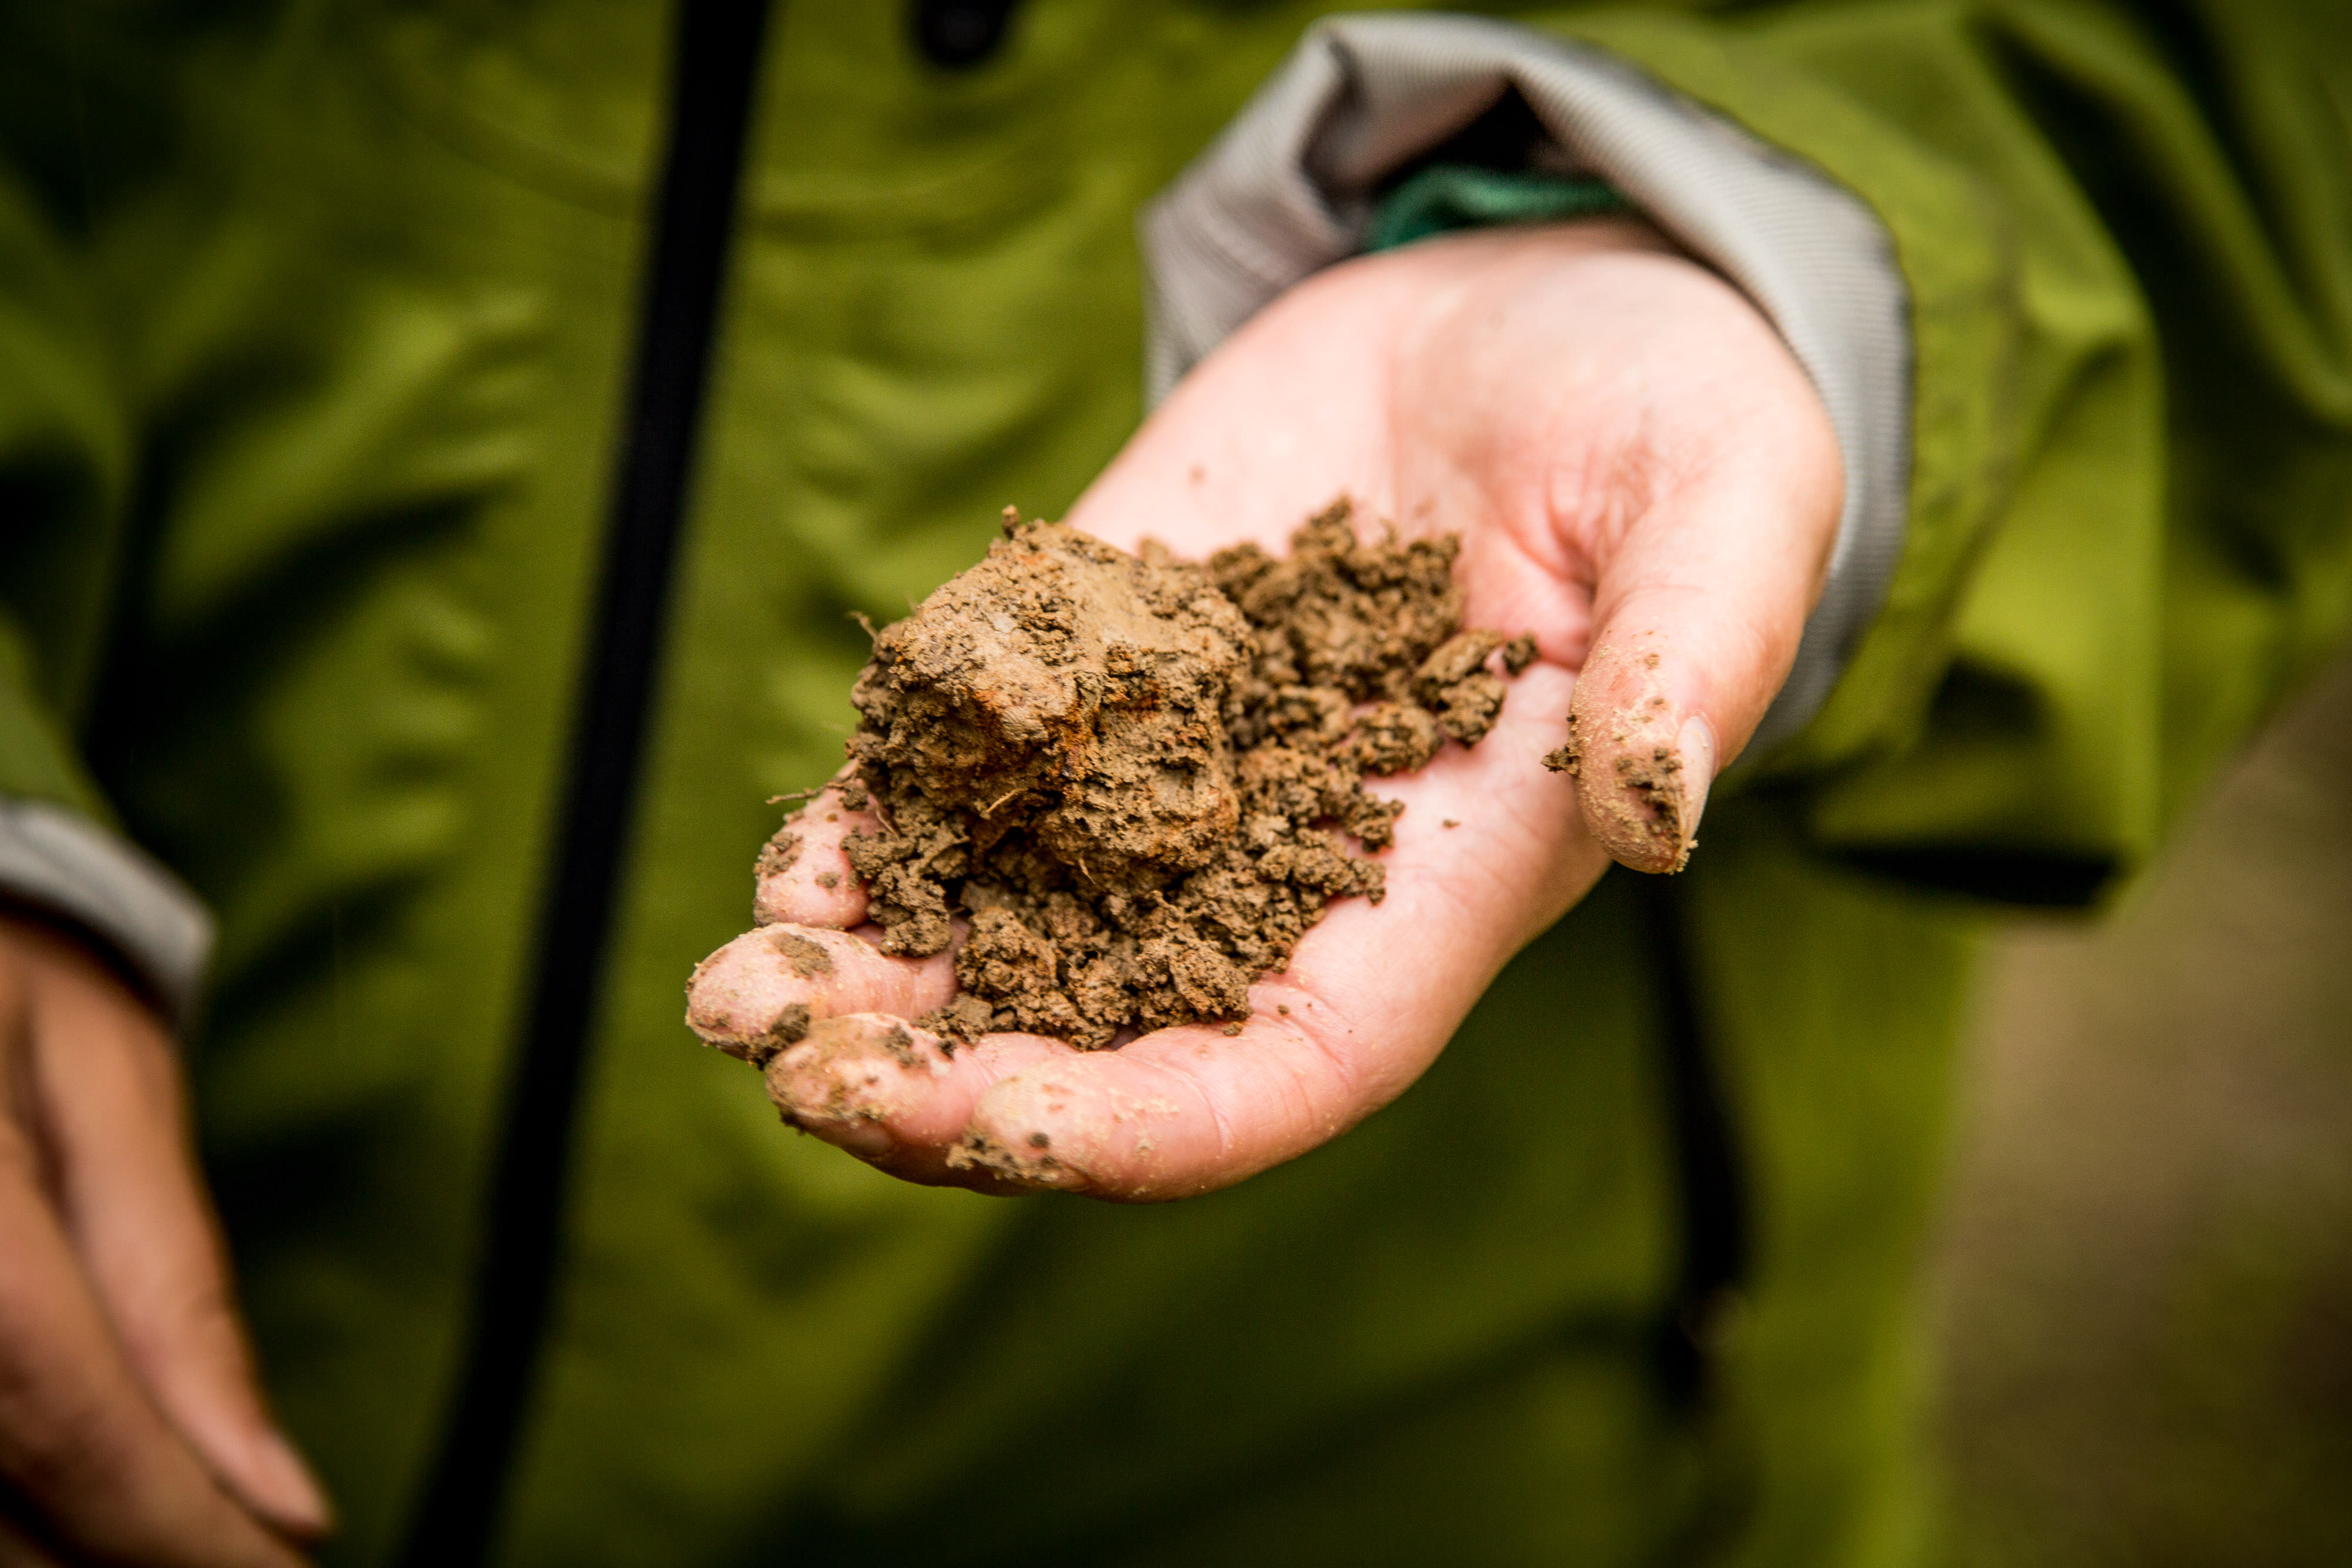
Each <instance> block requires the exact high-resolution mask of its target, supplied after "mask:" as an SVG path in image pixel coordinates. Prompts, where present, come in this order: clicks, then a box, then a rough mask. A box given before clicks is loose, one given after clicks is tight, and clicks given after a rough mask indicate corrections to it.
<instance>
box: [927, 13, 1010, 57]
mask: <svg viewBox="0 0 2352 1568" xmlns="http://www.w3.org/2000/svg"><path fill="white" fill-rule="evenodd" d="M1012 19H1013V0H916V5H915V6H914V11H913V16H912V17H911V20H912V22H913V24H914V31H915V47H917V48H918V49H920V50H921V51H922V54H923V57H924V58H925V59H927V60H929V61H930V62H931V63H932V64H933V65H935V66H944V67H946V68H948V69H950V70H961V69H964V68H968V67H971V66H976V65H978V64H980V63H981V62H982V60H985V59H986V58H988V57H989V56H991V55H992V54H994V53H996V51H997V50H998V49H1000V48H1002V47H1003V45H1004V34H1005V30H1006V26H1007V24H1008V23H1010V22H1011V21H1012Z"/></svg>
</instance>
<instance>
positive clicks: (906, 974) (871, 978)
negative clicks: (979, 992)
mask: <svg viewBox="0 0 2352 1568" xmlns="http://www.w3.org/2000/svg"><path fill="white" fill-rule="evenodd" d="M955 988H956V978H955V959H954V957H953V956H952V955H951V954H950V953H944V952H943V953H935V954H933V955H932V956H929V957H928V958H893V957H890V956H887V955H886V954H884V953H883V952H882V951H881V950H880V949H878V948H877V947H876V946H874V945H873V944H872V943H870V942H867V941H866V939H865V938H864V937H862V936H858V935H856V933H854V932H848V931H832V930H827V929H824V927H821V926H813V925H766V926H762V927H761V928H760V929H758V930H756V931H747V932H745V933H744V934H743V935H742V936H738V937H737V938H735V940H734V941H732V942H730V943H729V944H727V946H724V947H721V948H720V949H719V951H718V952H716V953H713V954H712V955H710V956H709V957H708V958H705V959H704V960H703V961H702V962H701V963H699V964H698V965H696V966H695V969H694V977H693V978H692V979H690V980H689V981H688V982H687V1009H686V1023H687V1027H688V1029H691V1030H694V1032H695V1033H696V1034H698V1035H699V1036H700V1037H701V1038H702V1040H704V1042H705V1043H707V1044H709V1045H714V1046H717V1047H718V1048H719V1050H721V1051H725V1052H727V1054H728V1055H730V1056H740V1057H741V1058H742V1059H743V1060H745V1061H751V1062H756V1063H761V1064H764V1063H765V1062H766V1061H768V1059H769V1058H771V1057H772V1056H773V1055H775V1053H776V1052H777V1051H782V1049H784V1048H785V1047H787V1046H790V1045H793V1044H795V1043H797V1042H798V1041H799V1040H800V1039H801V1038H802V1037H803V1035H805V1034H806V1033H807V1032H808V1030H809V1026H810V1025H811V1024H812V1023H814V1022H815V1021H816V1020H817V1019H826V1018H832V1017H834V1016H835V1015H837V1014H841V1013H864V1012H882V1013H895V1014H898V1016H900V1017H902V1018H915V1017H918V1016H919V1015H920V1014H923V1013H927V1012H929V1011H930V1010H931V1009H934V1008H937V1007H940V1006H943V1005H944V1004H945V1003H946V1002H947V1001H948V999H949V998H951V997H953V996H954V995H955Z"/></svg>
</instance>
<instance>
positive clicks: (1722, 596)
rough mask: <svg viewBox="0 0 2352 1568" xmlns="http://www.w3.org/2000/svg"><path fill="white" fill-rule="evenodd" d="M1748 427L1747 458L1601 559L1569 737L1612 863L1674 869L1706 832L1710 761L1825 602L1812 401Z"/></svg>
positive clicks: (1818, 449) (1583, 800)
mask: <svg viewBox="0 0 2352 1568" xmlns="http://www.w3.org/2000/svg"><path fill="white" fill-rule="evenodd" d="M1790 412H1791V413H1792V414H1795V415H1800V416H1801V415H1802V414H1804V413H1811V415H1812V416H1813V417H1812V418H1811V420H1810V421H1808V420H1805V419H1803V418H1801V417H1797V418H1792V419H1791V420H1790V428H1789V429H1787V430H1783V431H1780V432H1778V433H1777V434H1779V436H1780V439H1778V440H1775V439H1772V438H1771V437H1772V435H1773V434H1775V433H1772V432H1767V431H1757V432H1752V433H1750V434H1751V436H1752V437H1754V438H1755V441H1756V444H1755V448H1754V450H1753V453H1752V455H1751V456H1750V457H1748V459H1746V460H1740V459H1737V458H1733V459H1727V460H1726V461H1723V462H1721V463H1718V464H1717V465H1711V469H1710V472H1709V475H1708V476H1707V477H1706V478H1704V479H1703V480H1701V481H1700V482H1698V483H1696V484H1693V485H1690V486H1684V487H1681V488H1679V489H1677V490H1676V491H1675V492H1672V493H1669V494H1668V495H1666V496H1664V497H1661V498H1660V500H1659V501H1658V503H1657V504H1655V505H1654V506H1653V507H1651V508H1650V509H1649V510H1648V511H1647V512H1646V513H1645V514H1644V515H1643V517H1641V518H1640V519H1638V520H1637V521H1636V522H1635V523H1634V524H1633V526H1632V527H1631V528H1629V529H1628V530H1627V531H1626V533H1625V535H1624V536H1623V537H1622V539H1621V540H1620V541H1619V544H1618V548H1617V549H1615V550H1614V551H1612V555H1611V557H1610V558H1609V559H1606V560H1604V561H1602V562H1601V570H1600V573H1599V576H1598V580H1597V581H1596V583H1595V587H1594V595H1593V611H1594V626H1595V631H1594V635H1593V640H1592V647H1591V653H1588V654H1587V655H1586V658H1585V661H1584V666H1583V668H1582V670H1581V671H1580V673H1579V674H1578V676H1577V682H1576V691H1575V695H1573V696H1572V697H1571V698H1570V704H1569V716H1568V727H1569V730H1568V736H1569V737H1568V744H1567V745H1566V746H1564V747H1561V748H1560V749H1559V751H1556V752H1554V753H1553V754H1552V755H1551V756H1550V757H1549V758H1545V762H1546V764H1547V765H1548V766H1549V767H1551V768H1555V769H1557V770H1559V771H1564V772H1568V773H1571V774H1573V775H1574V776H1575V778H1576V789H1577V803H1578V806H1579V808H1580V810H1581V811H1582V812H1583V815H1584V822H1585V826H1586V828H1587V829H1588V830H1589V831H1591V834H1592V836H1593V838H1594V839H1595V840H1596V841H1598V842H1599V843H1600V844H1601V847H1602V848H1603V849H1604V850H1606V851H1607V852H1609V854H1610V856H1611V858H1612V859H1614V860H1616V861H1617V862H1620V863H1622V864H1624V865H1627V866H1631V867H1632V868H1633V869H1634V870H1635V871H1643V872H1676V871H1680V870H1682V868H1683V866H1684V865H1685V862H1688V860H1689V859H1690V853H1691V851H1692V850H1693V849H1694V848H1695V847H1696V844H1697V841H1698V824H1699V817H1700V815H1701V813H1702V812H1703V811H1704V810H1706V798H1707V791H1708V789H1710V788H1711V787H1712V785H1713V784H1714V781H1715V779H1716V776H1717V772H1718V771H1719V770H1720V769H1721V768H1724V767H1725V766H1727V764H1729V763H1730V761H1731V760H1732V759H1733V758H1736V757H1738V755H1739V752H1740V750H1741V749H1742V748H1743V747H1745V746H1746V745H1747V744H1748V737H1750V736H1751V735H1753V734H1754V733H1755V731H1756V727H1757V725H1758V724H1759V722H1761V720H1762V719H1763V717H1764V713H1765V710H1766V709H1767V708H1768V707H1769V706H1771V703H1772V699H1773V697H1774V696H1776V695H1778V694H1779V692H1780V685H1781V683H1782V682H1783V681H1784V680H1786V679H1787V678H1788V674H1789V669H1790V665H1791V664H1793V663H1794V662H1795V659H1796V654H1797V644H1798V643H1799V641H1800V640H1801V638H1802V636H1803V634H1804V629H1805V617H1806V615H1807V614H1808V613H1809V612H1811V608H1812V605H1813V602H1814V601H1815V600H1816V599H1817V598H1819V596H1820V591H1821V586H1822V580H1823V579H1824V577H1825V576H1826V574H1827V569H1828V563H1829V557H1830V550H1831V547H1832V544H1833V543H1834V541H1835V538H1836V534H1837V523H1838V513H1839V507H1840V504H1841V499H1842V495H1843V479H1842V476H1841V474H1840V472H1839V468H1838V462H1837V451H1836V444H1835V438H1834V437H1833V436H1832V434H1830V433H1829V430H1828V428H1827V421H1826V419H1825V418H1822V416H1821V415H1820V413H1819V407H1818V405H1817V404H1811V402H1810V400H1808V406H1807V407H1806V408H1804V409H1801V410H1792V411H1790Z"/></svg>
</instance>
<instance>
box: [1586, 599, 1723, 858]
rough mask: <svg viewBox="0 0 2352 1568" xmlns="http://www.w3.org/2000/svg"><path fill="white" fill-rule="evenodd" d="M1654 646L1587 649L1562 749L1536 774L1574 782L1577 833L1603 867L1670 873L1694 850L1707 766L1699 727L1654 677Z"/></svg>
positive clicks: (1617, 642) (1654, 641) (1650, 642)
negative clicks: (1605, 862) (1580, 821)
mask: <svg viewBox="0 0 2352 1568" xmlns="http://www.w3.org/2000/svg"><path fill="white" fill-rule="evenodd" d="M1662 644H1663V639H1662V638H1661V637H1660V636H1659V634H1658V633H1655V632H1638V633H1635V634H1633V636H1631V637H1627V638H1620V639H1608V640H1604V641H1602V642H1601V643H1598V644H1596V645H1595V646H1594V648H1593V650H1592V652H1591V655H1590V656H1589V657H1588V658H1587V659H1586V661H1585V664H1584V668H1583V670H1582V671H1581V672H1580V674H1579V675H1578V677H1577V682H1576V691H1575V695H1573V696H1572V697H1571V698H1570V708H1569V715H1568V741H1567V744H1565V745H1564V746H1562V747H1559V749H1558V750H1557V751H1554V752H1553V753H1552V754H1551V755H1550V756H1549V757H1547V758H1544V765H1545V766H1546V767H1548V768H1551V769H1552V770H1553V771H1555V772H1559V773H1566V774H1569V775H1570V776H1571V777H1573V778H1574V779H1575V780H1576V798H1577V804H1578V808H1579V809H1580V810H1581V812H1582V813H1583V816H1584V824H1585V827H1586V829H1587V831H1590V832H1591V834H1592V836H1593V838H1594V840H1595V841H1598V842H1599V843H1600V845H1601V848H1602V849H1603V850H1604V851H1606V852H1608V854H1609V856H1610V858H1611V859H1612V860H1614V861H1616V862H1618V863H1620V864H1622V865H1624V866H1627V867H1630V868H1631V869H1633V870H1634V871H1639V872H1649V873H1674V872H1678V871H1680V870H1682V869H1683V868H1684V867H1685V865H1687V864H1688V863H1689V862H1690V854H1691V851H1692V850H1693V849H1695V848H1696V847H1697V837H1696V835H1697V830H1698V819H1699V813H1700V811H1701V810H1703V809H1704V807H1705V805H1706V791H1707V787H1708V784H1709V782H1710V780H1711V779H1712V776H1713V771H1714V761H1715V758H1714V744H1713V740H1712V732H1711V731H1709V730H1708V729H1707V727H1706V721H1705V720H1703V719H1700V718H1697V717H1696V716H1689V715H1686V714H1685V713H1684V712H1682V711H1681V710H1680V709H1679V708H1677V707H1676V706H1675V703H1674V702H1673V700H1672V699H1671V698H1670V697H1669V696H1668V695H1667V694H1666V692H1665V689H1664V685H1663V683H1662V682H1661V680H1660V678H1659V674H1658V672H1659V669H1660V667H1661V664H1662V662H1663V653H1662Z"/></svg>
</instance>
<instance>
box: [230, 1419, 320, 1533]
mask: <svg viewBox="0 0 2352 1568" xmlns="http://www.w3.org/2000/svg"><path fill="white" fill-rule="evenodd" d="M248 1451H249V1455H250V1458H249V1462H248V1464H247V1473H246V1476H245V1477H244V1478H243V1479H242V1480H241V1482H240V1483H238V1484H236V1488H235V1490H236V1492H237V1493H238V1495H239V1497H240V1499H241V1500H243V1501H244V1502H245V1503H246V1505H247V1507H249V1508H251V1509H252V1510H253V1511H255V1512H256V1513H257V1514H259V1515H260V1516H261V1517H262V1519H263V1520H264V1521H267V1522H268V1524H269V1526H270V1527H271V1528H272V1529H274V1530H276V1531H278V1532H279V1533H281V1534H283V1535H285V1536H287V1537H288V1538H289V1539H290V1540H293V1541H296V1542H302V1543H303V1544H305V1545H309V1544H314V1543H316V1542H321V1541H324V1540H325V1539H327V1537H328V1536H330V1535H331V1534H333V1533H334V1530H335V1510H334V1505H333V1504H332V1503H331V1502H330V1501H329V1500H327V1493H326V1489H325V1488H323V1487H321V1486H320V1484H319V1479H318V1477H317V1476H316V1475H315V1474H313V1473H312V1471H311V1469H310V1465H309V1464H308V1463H307V1462H305V1461H304V1459H303V1458H302V1455H301V1453H300V1451H299V1449H297V1448H295V1447H294V1445H293V1443H292V1442H291V1441H290V1440H289V1439H288V1437H286V1435H285V1434H284V1433H283V1432H280V1431H278V1429H277V1428H276V1427H264V1428H263V1429H262V1431H261V1432H260V1433H259V1434H258V1435H257V1437H255V1438H254V1440H253V1442H252V1444H251V1446H250V1448H249V1450H248Z"/></svg>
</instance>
